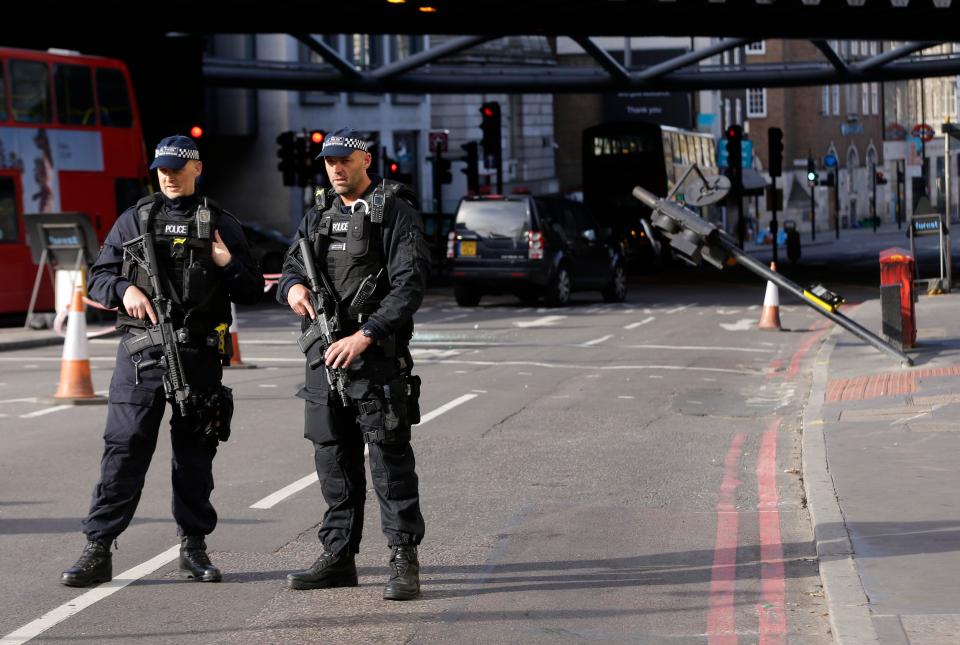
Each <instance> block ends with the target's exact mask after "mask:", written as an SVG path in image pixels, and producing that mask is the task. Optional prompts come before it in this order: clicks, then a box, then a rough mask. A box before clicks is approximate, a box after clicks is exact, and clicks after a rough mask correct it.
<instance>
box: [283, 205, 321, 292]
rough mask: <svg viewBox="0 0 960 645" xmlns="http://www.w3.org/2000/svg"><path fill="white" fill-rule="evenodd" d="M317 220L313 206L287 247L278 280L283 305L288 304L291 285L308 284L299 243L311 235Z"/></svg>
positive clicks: (301, 221)
mask: <svg viewBox="0 0 960 645" xmlns="http://www.w3.org/2000/svg"><path fill="white" fill-rule="evenodd" d="M316 220H317V210H316V208H311V209H310V210H308V211H307V213H306V215H304V216H303V219H301V220H300V226H298V227H297V232H296V233H295V234H294V236H293V244H291V245H290V248H289V249H287V255H286V257H284V259H283V271H282V272H281V274H280V280H279V281H278V282H277V302H279V303H280V304H281V305H285V304H287V294H288V293H289V292H290V287H292V286H293V285H295V284H307V276H306V273H305V272H304V268H303V264H302V263H301V260H300V249H299V245H300V240H302V239H303V238H305V237H309V235H310V229H311V227H313V226H315V223H316Z"/></svg>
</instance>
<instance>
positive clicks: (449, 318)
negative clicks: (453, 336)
mask: <svg viewBox="0 0 960 645" xmlns="http://www.w3.org/2000/svg"><path fill="white" fill-rule="evenodd" d="M469 316H470V314H457V315H456V316H447V317H446V318H437V319H436V320H425V321H424V322H423V323H421V325H420V326H421V327H426V326H428V325H437V324H439V323H446V322H453V321H454V320H460V319H461V318H467V317H469Z"/></svg>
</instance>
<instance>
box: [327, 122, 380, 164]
mask: <svg viewBox="0 0 960 645" xmlns="http://www.w3.org/2000/svg"><path fill="white" fill-rule="evenodd" d="M354 150H363V151H364V152H369V151H370V143H369V142H368V141H366V140H365V139H364V138H363V135H362V134H360V133H359V132H357V131H356V130H353V129H351V128H340V129H339V130H337V131H336V132H334V133H332V134H329V135H327V138H326V139H324V140H323V149H322V150H321V151H320V154H319V155H317V159H319V158H320V157H349V156H350V155H351V154H353V151H354Z"/></svg>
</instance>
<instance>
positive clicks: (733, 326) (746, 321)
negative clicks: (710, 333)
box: [720, 318, 757, 331]
mask: <svg viewBox="0 0 960 645" xmlns="http://www.w3.org/2000/svg"><path fill="white" fill-rule="evenodd" d="M756 324H757V321H756V320H754V319H753V318H741V319H740V320H738V321H737V322H735V323H720V326H721V327H723V328H724V329H726V330H727V331H748V330H750V329H753V327H754V325H756Z"/></svg>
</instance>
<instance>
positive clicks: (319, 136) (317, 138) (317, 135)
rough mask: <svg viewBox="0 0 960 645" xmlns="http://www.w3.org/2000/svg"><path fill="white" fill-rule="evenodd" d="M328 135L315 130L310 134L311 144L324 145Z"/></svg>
mask: <svg viewBox="0 0 960 645" xmlns="http://www.w3.org/2000/svg"><path fill="white" fill-rule="evenodd" d="M326 138H327V137H326V135H325V134H324V133H323V131H322V130H314V131H313V132H311V133H310V142H311V143H314V144H316V143H323V140H324V139H326Z"/></svg>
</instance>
